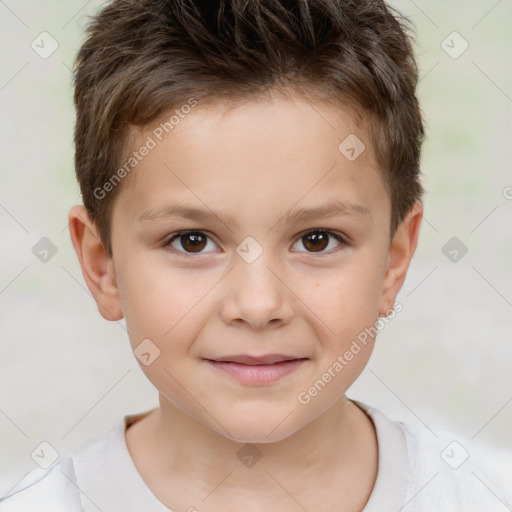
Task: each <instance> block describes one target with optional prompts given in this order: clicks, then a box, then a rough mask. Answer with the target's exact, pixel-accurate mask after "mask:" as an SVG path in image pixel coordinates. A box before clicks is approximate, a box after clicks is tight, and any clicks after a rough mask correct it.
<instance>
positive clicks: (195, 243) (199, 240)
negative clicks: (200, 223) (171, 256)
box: [166, 231, 213, 253]
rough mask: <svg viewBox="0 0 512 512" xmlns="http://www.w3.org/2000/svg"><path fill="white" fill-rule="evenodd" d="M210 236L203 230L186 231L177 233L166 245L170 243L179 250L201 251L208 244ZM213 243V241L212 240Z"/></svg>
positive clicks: (188, 251) (186, 251) (187, 251)
mask: <svg viewBox="0 0 512 512" xmlns="http://www.w3.org/2000/svg"><path fill="white" fill-rule="evenodd" d="M208 238H209V237H208V236H207V235H206V234H205V233H202V232H201V231H188V232H186V233H177V234H176V235H174V236H173V237H172V238H171V239H170V240H169V242H168V243H167V244H166V245H169V246H171V247H173V248H174V249H176V250H177V251H179V252H185V253H201V252H210V251H203V249H204V248H205V247H207V245H208ZM212 243H213V242H212Z"/></svg>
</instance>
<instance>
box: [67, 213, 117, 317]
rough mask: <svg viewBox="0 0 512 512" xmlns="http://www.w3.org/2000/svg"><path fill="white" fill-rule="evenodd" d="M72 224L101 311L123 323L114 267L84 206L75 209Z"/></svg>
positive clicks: (70, 217) (70, 218) (73, 238)
mask: <svg viewBox="0 0 512 512" xmlns="http://www.w3.org/2000/svg"><path fill="white" fill-rule="evenodd" d="M68 221H69V232H70V235H71V242H72V243H73V247H74V249H75V252H76V255H77V256H78V260H79V262H80V266H81V268H82V274H83V276H84V279H85V282H86V284H87V287H88V288H89V290H90V292H91V293H92V295H93V297H94V300H95V301H96V305H97V307H98V311H99V312H100V314H101V316H103V318H105V319H106V320H120V319H121V318H123V312H122V309H121V303H120V300H119V291H118V289H117V281H116V277H115V273H114V264H113V261H112V258H111V257H110V256H109V254H108V253H107V251H106V250H105V248H104V246H103V244H102V243H101V240H100V237H99V235H98V230H97V229H96V226H95V225H94V223H93V222H92V221H91V219H90V218H89V215H88V214H87V211H86V209H85V207H84V206H82V205H77V206H74V207H73V208H71V210H70V211H69V214H68Z"/></svg>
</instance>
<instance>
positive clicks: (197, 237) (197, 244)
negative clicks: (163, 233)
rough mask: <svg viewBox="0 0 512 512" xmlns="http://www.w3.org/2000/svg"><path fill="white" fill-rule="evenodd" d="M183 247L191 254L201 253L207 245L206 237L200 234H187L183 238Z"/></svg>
mask: <svg viewBox="0 0 512 512" xmlns="http://www.w3.org/2000/svg"><path fill="white" fill-rule="evenodd" d="M181 245H182V246H183V248H184V249H185V250H187V251H189V252H199V251H201V250H202V249H204V247H205V245H206V237H204V236H203V235H202V234H200V233H187V234H186V235H182V236H181Z"/></svg>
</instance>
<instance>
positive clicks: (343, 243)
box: [164, 228, 349, 257]
mask: <svg viewBox="0 0 512 512" xmlns="http://www.w3.org/2000/svg"><path fill="white" fill-rule="evenodd" d="M311 233H322V234H327V235H329V236H330V237H333V238H335V239H336V240H337V241H338V242H339V243H340V245H339V246H338V247H336V248H335V249H331V250H330V251H328V252H324V251H318V252H315V251H298V252H306V253H307V254H313V255H317V256H328V255H331V254H334V253H335V252H338V251H339V250H341V249H342V248H343V247H345V246H348V245H349V243H348V241H347V240H346V239H345V237H343V236H342V235H341V234H339V233H336V232H334V231H330V230H328V229H323V228H313V229H308V230H307V231H303V232H302V233H299V235H298V236H297V238H296V239H295V242H294V243H293V245H295V244H296V243H297V242H298V241H299V240H301V239H302V238H303V237H305V236H306V235H309V234H311ZM187 234H201V235H205V236H206V237H207V238H208V239H210V240H212V239H211V237H210V236H208V234H207V233H205V232H204V231H200V230H185V231H178V232H176V233H174V234H172V235H171V236H170V238H168V239H167V241H166V242H165V243H164V247H169V248H170V249H171V250H172V251H173V252H174V253H177V254H180V255H185V257H188V256H189V255H201V254H208V253H210V252H214V251H206V252H187V251H181V250H177V249H174V247H170V245H171V243H172V242H174V241H175V240H176V239H178V238H180V237H181V236H183V235H187Z"/></svg>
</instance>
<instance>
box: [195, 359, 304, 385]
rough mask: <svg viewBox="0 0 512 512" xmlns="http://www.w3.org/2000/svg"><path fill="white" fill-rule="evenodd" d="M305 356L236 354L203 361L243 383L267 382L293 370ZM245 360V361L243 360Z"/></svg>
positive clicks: (302, 361)
mask: <svg viewBox="0 0 512 512" xmlns="http://www.w3.org/2000/svg"><path fill="white" fill-rule="evenodd" d="M307 360H308V359H307V358H294V357H292V356H283V355H280V354H269V355H266V356H262V357H254V356H248V355H237V356H229V357H222V358H218V359H215V360H213V359H205V361H206V362H207V363H208V364H209V365H211V366H213V367H215V368H217V369H218V370H220V371H222V372H224V373H226V374H228V375H229V376H230V377H232V378H234V379H236V380H238V381H239V382H242V383H244V384H252V385H256V384H269V383H272V382H276V381H278V380H280V379H282V378H283V377H285V376H286V375H289V374H290V373H292V372H294V371H295V370H296V369H298V368H299V366H301V365H302V363H304V362H305V361H307ZM244 361H245V362H244Z"/></svg>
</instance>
